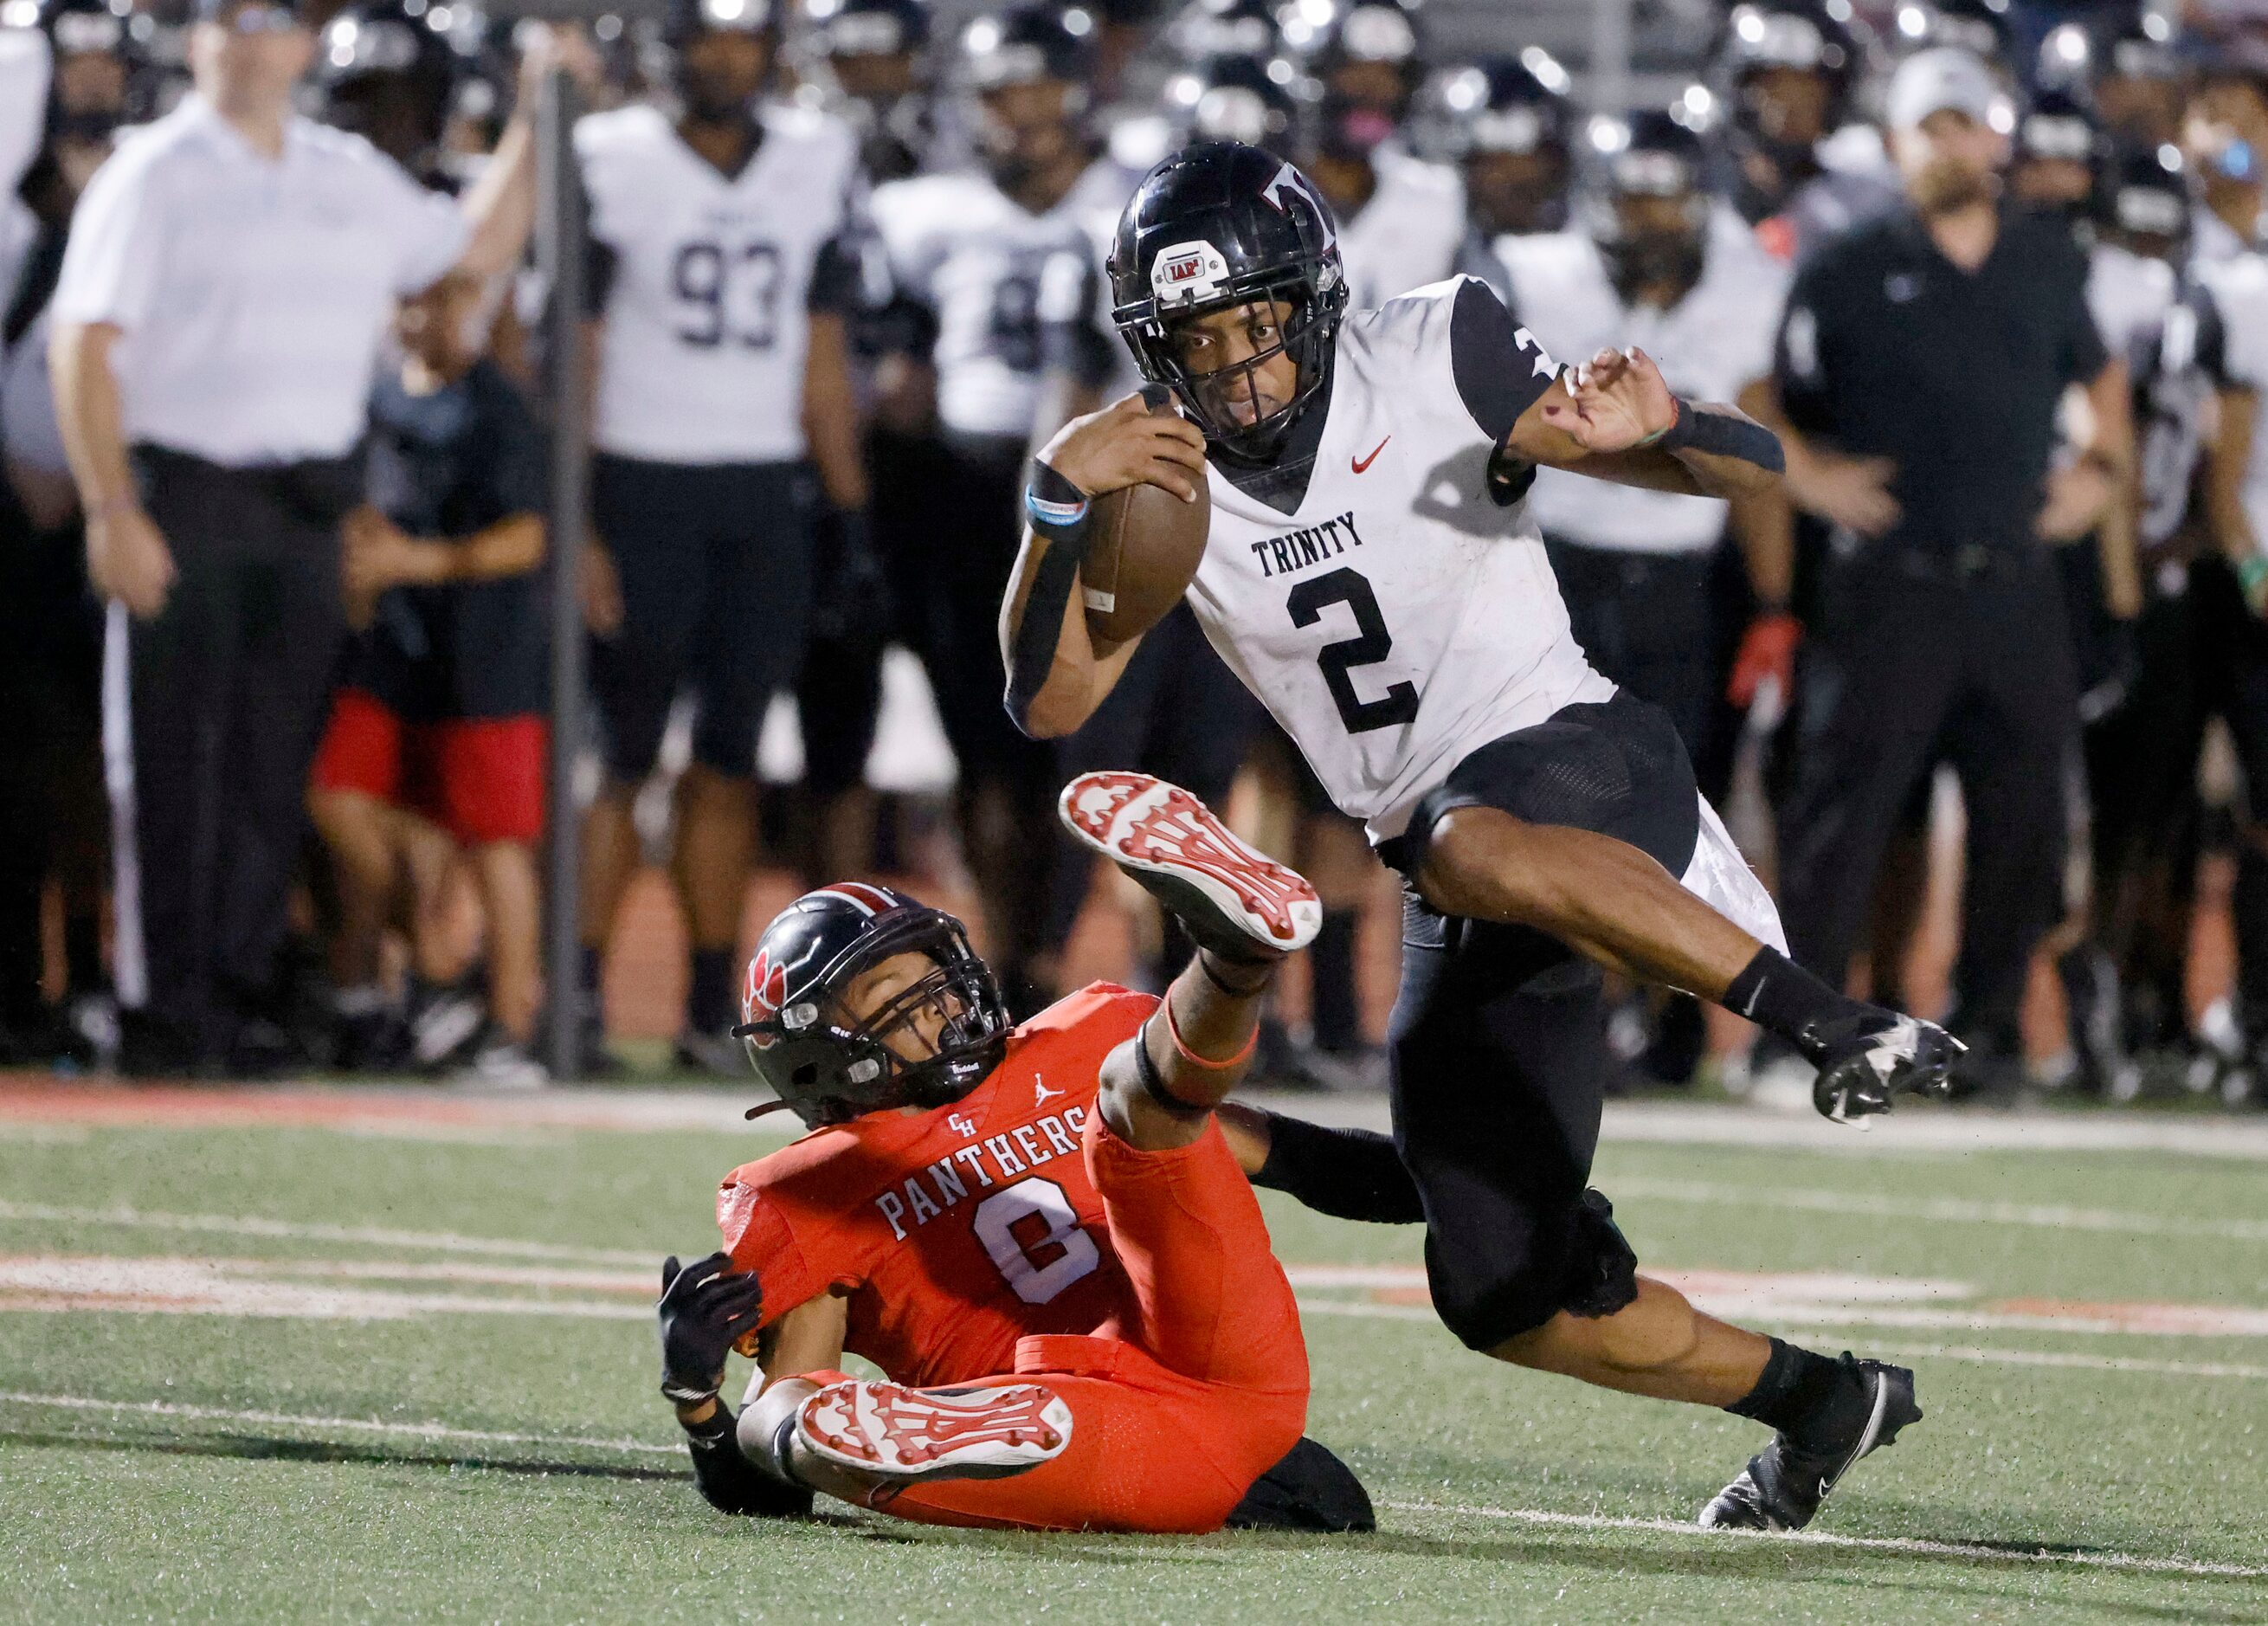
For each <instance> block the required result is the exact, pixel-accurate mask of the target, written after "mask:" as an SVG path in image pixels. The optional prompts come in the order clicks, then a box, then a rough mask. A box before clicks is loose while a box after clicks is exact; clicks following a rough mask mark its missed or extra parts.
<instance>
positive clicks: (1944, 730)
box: [1779, 541, 2078, 1053]
mask: <svg viewBox="0 0 2268 1626" xmlns="http://www.w3.org/2000/svg"><path fill="white" fill-rule="evenodd" d="M1809 633H1810V636H1809V638H1808V641H1807V642H1806V644H1805V646H1804V648H1803V652H1802V659H1801V661H1800V663H1799V666H1798V669H1797V675H1796V697H1797V698H1796V710H1795V717H1794V727H1795V739H1794V743H1793V749H1794V751H1795V764H1794V771H1793V780H1794V782H1793V787H1792V788H1791V790H1790V792H1789V794H1788V795H1786V798H1785V799H1784V800H1783V802H1782V804H1781V808H1780V849H1779V850H1780V912H1781V916H1782V918H1783V919H1784V920H1786V925H1787V934H1788V941H1789V945H1790V948H1791V950H1792V952H1793V956H1794V957H1795V959H1796V960H1797V961H1798V962H1799V963H1800V964H1801V965H1807V966H1809V967H1811V968H1812V969H1813V970H1815V971H1816V972H1818V973H1819V974H1820V975H1822V976H1823V977H1825V978H1826V979H1828V980H1829V981H1830V982H1836V983H1839V982H1840V981H1841V980H1842V978H1843V976H1844V974H1845V970H1846V968H1847V967H1848V966H1849V965H1850V963H1851V957H1852V952H1853V950H1856V949H1857V948H1858V946H1859V942H1861V941H1862V938H1863V936H1864V934H1865V931H1866V928H1867V913H1868V907H1869V905H1870V904H1871V902H1872V900H1873V897H1874V880H1875V876H1876V873H1877V871H1878V870H1879V868H1881V860H1882V854H1883V850H1884V848H1885V846H1887V844H1888V843H1889V839H1890V837H1891V835H1892V833H1893V832H1894V831H1896V828H1897V825H1898V820H1899V816H1900V813H1901V811H1902V810H1903V809H1904V807H1905V806H1906V804H1907V800H1908V798H1909V797H1910V796H1911V795H1913V793H1914V787H1916V785H1917V784H1918V783H1919V782H1920V780H1922V778H1923V776H1924V775H1926V773H1927V772H1929V771H1930V769H1931V768H1932V766H1933V765H1934V764H1936V763H1938V762H1940V761H1943V762H1948V763H1949V764H1951V765H1952V766H1953V768H1954V770H1955V772H1956V773H1958V774H1959V775H1960V778H1961V787H1962V801H1963V803H1964V805H1965V806H1966V809H1967V811H1968V825H1969V839H1968V863H1967V883H1966V887H1965V889H1964V896H1963V898H1962V928H1961V957H1960V960H1959V962H1958V963H1957V964H1956V965H1955V969H1954V989H1955V998H1956V1010H1955V1020H1956V1022H1957V1024H1958V1025H1959V1027H1960V1029H1961V1030H1962V1032H1963V1033H1964V1034H1965V1035H1971V1036H1975V1037H1977V1038H1981V1039H1982V1040H1983V1041H1984V1042H1985V1044H1986V1045H1987V1046H1991V1047H1992V1048H1993V1049H1995V1050H1998V1051H2000V1052H2004V1053H2005V1052H2007V1051H2008V1050H2010V1049H2012V1048H2013V1047H2014V1044H2015V1041H2016V1013H2017V1008H2018V1006H2019V1004H2020V1003H2021V1000H2022V997H2023V991H2024V981H2025V978H2026V975H2027V972H2028V971H2029V965H2030V959H2031V954H2032V950H2033V949H2034V948H2035V947H2036V945H2037V943H2038V942H2039V940H2040V938H2041V936H2042V935H2043V934H2044V933H2045V932H2046V931H2047V929H2048V928H2050V927H2051V925H2052V924H2053V923H2054V922H2055V920H2057V919H2058V916H2059V915H2060V913H2061V910H2062V891H2063V864H2064V854H2065V848H2066V832H2065V799H2064V783H2065V780H2064V773H2065V767H2066V764H2067V763H2069V762H2070V761H2071V759H2072V748H2073V743H2074V736H2075V735H2076V732H2077V729H2078V695H2077V684H2076V679H2075V678H2074V676H2073V662H2072V652H2071V628H2070V622H2069V620H2068V618H2067V617H2066V614H2065V611H2064V606H2063V602H2062V588H2061V582H2060V580H2059V574H2058V570H2057V568H2056V565H2055V561H2054V559H2053V558H2051V556H2050V555H2049V553H2048V552H2047V551H2046V550H2045V549H2044V548H2043V547H2041V546H2038V545H2036V544H2034V543H2029V541H2025V542H2017V543H2010V544H2007V545H2005V546H1995V547H1992V548H1989V549H1988V548H1979V547H1970V548H1966V549H1963V550H1962V551H1958V552H1955V551H1921V550H1918V549H1890V550H1887V551H1873V552H1862V553H1861V554H1860V555H1859V557H1858V558H1854V559H1851V560H1846V561H1841V562H1838V563H1836V564H1834V565H1830V567H1829V568H1828V570H1827V571H1826V573H1825V574H1824V577H1823V580H1822V582H1821V584H1820V595H1819V609H1818V612H1817V615H1816V617H1815V620H1814V622H1813V625H1811V627H1810V629H1809Z"/></svg>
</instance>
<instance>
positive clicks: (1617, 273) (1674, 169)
mask: <svg viewBox="0 0 2268 1626" xmlns="http://www.w3.org/2000/svg"><path fill="white" fill-rule="evenodd" d="M1620 124H1621V129H1619V130H1616V129H1611V128H1610V127H1609V128H1603V129H1602V130H1601V131H1600V135H1601V136H1602V137H1605V139H1604V141H1603V142H1597V141H1596V138H1594V144H1598V145H1599V146H1600V151H1599V155H1598V170H1597V178H1596V180H1595V181H1594V184H1593V185H1592V186H1591V187H1590V188H1587V192H1586V196H1585V197H1584V206H1583V214H1584V225H1585V226H1586V227H1587V230H1588V231H1589V233H1590V236H1591V240H1592V241H1593V242H1594V243H1595V244H1597V245H1598V249H1599V256H1600V258H1602V260H1604V261H1605V262H1606V264H1607V274H1608V275H1609V277H1611V278H1612V279H1613V280H1614V284H1615V286H1616V289H1617V290H1619V291H1620V292H1622V294H1623V297H1624V299H1628V298H1629V297H1630V296H1631V293H1632V292H1635V291H1637V290H1638V289H1640V288H1643V287H1646V286H1647V285H1651V284H1655V283H1665V282H1666V283H1673V284H1678V285H1684V286H1689V287H1690V285H1692V284H1693V282H1694V281H1695V280H1696V279H1697V278H1698V277H1700V275H1701V263H1702V259H1703V256H1704V255H1705V252H1706V249H1707V245H1708V233H1709V193H1708V189H1707V186H1706V184H1705V181H1704V179H1703V175H1702V166H1703V165H1704V163H1705V161H1706V160H1705V155H1704V152H1703V150H1702V145H1701V138H1700V137H1698V136H1697V135H1695V134H1694V133H1693V132H1692V130H1690V129H1687V128H1686V127H1685V126H1684V125H1683V124H1682V123H1680V122H1678V121H1677V120H1675V119H1674V118H1672V117H1671V116H1670V115H1668V114H1667V113H1662V112H1657V111H1655V110H1653V109H1651V108H1649V109H1646V110H1645V111H1642V112H1637V113H1632V114H1631V115H1628V116H1627V117H1626V118H1624V119H1623V120H1622V121H1620Z"/></svg>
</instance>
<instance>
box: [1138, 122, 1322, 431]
mask: <svg viewBox="0 0 2268 1626" xmlns="http://www.w3.org/2000/svg"><path fill="white" fill-rule="evenodd" d="M1108 270H1109V275H1110V293H1111V313H1110V315H1111V320H1112V321H1113V322H1116V324H1117V326H1118V331H1119V332H1120V334H1121V335H1123V336H1124V338H1125V340H1126V343H1127V345H1128V347H1129V348H1130V349H1131V350H1132V351H1133V352H1134V359H1135V361H1136V363H1137V364H1138V366H1140V368H1141V371H1142V376H1143V377H1144V378H1145V379H1147V380H1149V381H1151V382H1152V383H1153V384H1163V385H1166V386H1167V387H1169V388H1172V389H1173V390H1174V392H1175V394H1176V395H1178V396H1179V397H1180V398H1181V403H1182V410H1185V411H1186V412H1188V413H1189V418H1190V419H1191V421H1193V422H1194V423H1196V425H1197V427H1198V428H1199V429H1200V430H1202V431H1203V432H1204V436H1205V438H1206V439H1207V440H1211V441H1213V442H1215V443H1216V444H1218V445H1219V446H1220V447H1223V448H1224V449H1225V450H1226V451H1228V452H1230V453H1232V454H1233V455H1237V456H1241V457H1247V458H1252V459H1256V460H1262V459H1265V458H1268V457H1270V456H1272V455H1274V454H1275V452H1276V449H1277V448H1278V447H1280V446H1281V445H1282V444H1283V442H1284V438H1285V435H1287V434H1289V433H1290V432H1291V429H1292V425H1293V424H1294V423H1296V422H1297V421H1298V420H1299V417H1300V413H1302V412H1303V411H1305V410H1307V404H1308V403H1310V402H1311V401H1313V400H1314V396H1315V394H1316V392H1317V391H1318V390H1320V389H1321V388H1322V386H1323V382H1324V381H1325V380H1326V379H1327V378H1328V377H1329V372H1330V354H1331V344H1332V341H1333V340H1334V339H1335V338H1336V337H1337V334H1338V328H1339V322H1340V321H1341V319H1342V318H1344V315H1345V314H1346V303H1347V288H1346V272H1345V268H1344V266H1343V265H1342V264H1341V263H1340V260H1339V241H1338V225H1337V222H1336V221H1334V220H1333V219H1332V218H1331V211H1330V205H1329V204H1328V203H1324V202H1323V198H1322V193H1320V192H1318V191H1317V190H1316V189H1315V185H1314V182H1313V181H1309V180H1308V179H1307V176H1306V175H1304V174H1300V171H1299V169H1298V168H1297V167H1296V166H1293V165H1292V164H1289V163H1287V162H1285V160H1284V159H1279V158H1274V157H1271V156H1270V155H1269V154H1268V153H1267V152H1263V151H1262V150H1261V149H1260V148H1258V147H1253V146H1247V145H1245V144H1242V143H1241V142H1233V141H1220V142H1208V143H1204V144H1200V145H1197V146H1193V147H1187V148H1184V149H1183V150H1182V151H1181V152H1176V153H1175V154H1174V156H1173V157H1171V158H1169V159H1166V161H1165V162H1164V163H1162V164H1160V165H1159V166H1157V167H1156V168H1155V169H1152V171H1151V172H1150V173H1149V174H1146V175H1145V176H1144V177H1143V178H1142V184H1141V185H1140V186H1139V187H1138V188H1135V192H1134V197H1133V201H1132V202H1131V203H1128V204H1127V205H1126V211H1125V213H1124V214H1123V215H1122V216H1120V217H1119V221H1118V235H1117V240H1116V242H1115V243H1114V244H1113V246H1112V248H1111V250H1110V262H1109V267H1108ZM1263 299H1280V300H1282V301H1283V302H1285V304H1286V305H1288V306H1290V307H1291V314H1290V315H1289V316H1288V317H1287V318H1286V319H1285V322H1284V323H1283V325H1282V329H1281V331H1282V336H1281V338H1280V339H1279V340H1278V343H1277V344H1275V345H1273V346H1271V347H1270V348H1269V349H1267V350H1265V351H1262V352H1260V353H1259V354H1257V355H1255V356H1252V357H1250V358H1247V359H1246V360H1244V361H1241V362H1238V363H1235V364H1233V366H1226V367H1223V368H1220V369H1219V370H1217V371H1214V372H1210V373H1202V374H1200V373H1193V372H1192V371H1191V370H1190V369H1189V366H1188V365H1187V364H1186V363H1185V362H1183V361H1182V358H1181V354H1180V351H1178V349H1177V348H1176V347H1175V343H1174V336H1173V329H1174V328H1175V325H1176V324H1177V323H1178V322H1183V321H1186V320H1187V319H1188V318H1189V317H1191V316H1194V315H1198V314H1204V312H1207V311H1213V310H1219V309H1222V308H1225V307H1232V306H1238V305H1248V304H1251V303H1254V302H1255V301H1257V300H1263ZM1283 353H1288V354H1290V355H1291V357H1292V359H1293V361H1294V362H1295V363H1296V364H1297V366H1298V383H1297V385H1296V387H1295V388H1294V390H1293V393H1292V399H1291V400H1290V401H1289V402H1288V403H1285V404H1284V405H1283V406H1281V407H1278V409H1277V410H1275V411H1273V412H1270V413H1268V414H1266V415H1265V416H1263V417H1262V418H1259V419H1258V421H1256V422H1255V423H1251V424H1239V423H1238V422H1237V421H1236V418H1235V417H1234V415H1233V413H1232V412H1231V411H1230V410H1229V408H1228V403H1230V402H1232V401H1233V400H1235V399H1236V398H1237V395H1238V391H1239V389H1240V388H1241V389H1242V390H1243V391H1244V392H1245V398H1246V399H1248V400H1250V399H1255V398H1256V396H1257V394H1258V391H1257V388H1256V383H1255V381H1254V379H1253V374H1254V373H1255V372H1256V370H1257V369H1258V368H1260V367H1261V366H1264V365H1265V364H1266V363H1267V362H1269V361H1270V360H1272V359H1273V358H1275V357H1276V356H1278V354H1283Z"/></svg>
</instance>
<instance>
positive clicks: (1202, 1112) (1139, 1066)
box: [1134, 1023, 1212, 1123]
mask: <svg viewBox="0 0 2268 1626" xmlns="http://www.w3.org/2000/svg"><path fill="white" fill-rule="evenodd" d="M1134 1075H1135V1076H1136V1077H1137V1078H1138V1079H1140V1080H1141V1081H1142V1089H1143V1090H1144V1092H1145V1093H1146V1094H1147V1095H1148V1096H1149V1098H1151V1099H1152V1101H1155V1102H1156V1103H1157V1104H1158V1105H1160V1106H1161V1107H1163V1108H1164V1109H1165V1110H1166V1112H1168V1113H1169V1114H1171V1115H1172V1116H1173V1117H1175V1118H1178V1119H1181V1120H1183V1121H1184V1122H1187V1123H1194V1122H1196V1121H1197V1120H1198V1119H1200V1118H1203V1117H1205V1116H1206V1115H1208V1114H1209V1113H1211V1111H1212V1108H1211V1107H1210V1106H1197V1105H1192V1104H1191V1103H1189V1102H1187V1101H1184V1100H1182V1098H1181V1097H1179V1096H1177V1095H1175V1094H1173V1093H1172V1092H1171V1091H1170V1090H1167V1088H1166V1077H1165V1075H1164V1074H1162V1073H1160V1072H1159V1071H1158V1064H1157V1062H1156V1061H1154V1060H1152V1057H1151V1055H1150V1028H1149V1024H1147V1023H1145V1024H1143V1025H1142V1031H1140V1032H1138V1033H1137V1034H1135V1035H1134Z"/></svg>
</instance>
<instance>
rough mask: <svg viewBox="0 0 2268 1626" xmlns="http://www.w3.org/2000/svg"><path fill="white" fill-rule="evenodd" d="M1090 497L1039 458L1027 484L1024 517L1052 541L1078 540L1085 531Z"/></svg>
mask: <svg viewBox="0 0 2268 1626" xmlns="http://www.w3.org/2000/svg"><path fill="white" fill-rule="evenodd" d="M1090 506H1091V505H1090V504H1089V503H1088V501H1087V496H1086V492H1085V491H1080V490H1079V487H1077V486H1076V485H1073V484H1071V482H1070V481H1069V480H1067V479H1065V478H1064V477H1063V476H1062V475H1060V474H1057V472H1056V471H1055V470H1054V469H1051V468H1049V466H1048V465H1047V464H1045V463H1043V462H1040V461H1039V460H1038V459H1037V458H1035V459H1033V461H1032V471H1031V474H1030V476H1029V477H1028V478H1027V480H1026V481H1025V483H1024V515H1025V517H1026V518H1027V519H1028V520H1029V521H1031V522H1032V528H1033V529H1034V530H1036V531H1038V532H1040V533H1041V534H1042V535H1043V536H1046V537H1047V538H1048V539H1049V541H1051V542H1069V541H1073V540H1076V539H1077V538H1078V537H1079V536H1080V535H1081V534H1083V533H1084V532H1085V530H1086V516H1087V512H1088V509H1089V507H1090Z"/></svg>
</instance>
